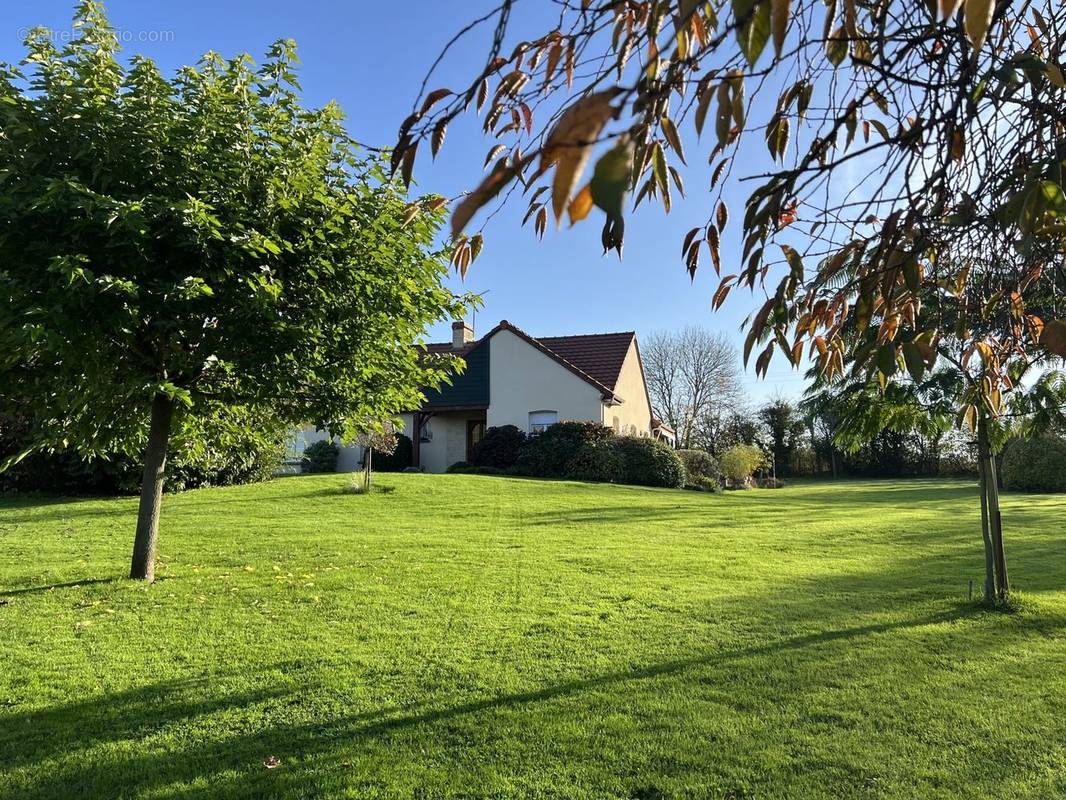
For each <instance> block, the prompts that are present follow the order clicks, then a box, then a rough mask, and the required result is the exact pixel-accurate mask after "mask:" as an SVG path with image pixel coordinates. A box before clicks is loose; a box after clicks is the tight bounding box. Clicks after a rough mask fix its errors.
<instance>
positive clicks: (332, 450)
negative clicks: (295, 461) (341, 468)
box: [300, 439, 340, 472]
mask: <svg viewBox="0 0 1066 800" xmlns="http://www.w3.org/2000/svg"><path fill="white" fill-rule="evenodd" d="M339 455H340V448H339V447H337V445H336V443H334V442H332V441H330V440H329V439H321V440H319V441H317V442H313V443H311V444H309V445H308V446H307V448H306V449H305V450H304V455H303V458H302V459H301V460H300V466H301V467H302V469H303V471H304V472H336V471H337V457H338V456H339Z"/></svg>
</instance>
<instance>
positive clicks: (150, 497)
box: [130, 394, 174, 583]
mask: <svg viewBox="0 0 1066 800" xmlns="http://www.w3.org/2000/svg"><path fill="white" fill-rule="evenodd" d="M173 415H174V401H173V400H171V399H170V398H169V397H167V396H166V395H162V394H157V395H156V396H155V397H154V398H152V421H151V426H150V428H149V431H148V445H147V447H145V449H144V475H143V477H142V478H141V503H140V507H139V509H138V511H137V536H136V538H135V539H134V540H133V562H132V564H131V565H130V577H131V578H134V579H137V580H146V581H148V582H149V583H151V582H152V581H153V580H155V544H156V538H157V536H158V534H159V507H160V504H161V502H162V500H163V475H164V473H165V470H166V466H167V444H168V443H169V442H170V422H171V418H172V417H173Z"/></svg>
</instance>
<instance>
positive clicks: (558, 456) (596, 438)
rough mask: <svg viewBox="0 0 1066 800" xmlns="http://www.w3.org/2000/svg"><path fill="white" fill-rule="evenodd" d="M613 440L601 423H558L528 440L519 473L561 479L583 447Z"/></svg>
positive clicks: (522, 450) (518, 464)
mask: <svg viewBox="0 0 1066 800" xmlns="http://www.w3.org/2000/svg"><path fill="white" fill-rule="evenodd" d="M613 437H614V432H613V431H612V430H611V429H610V428H605V427H604V426H603V425H601V424H599V423H598V422H557V423H555V424H554V425H549V426H548V429H547V430H545V431H544V432H543V433H539V434H537V435H536V436H530V437H528V438H527V439H526V441H525V444H523V445H522V448H521V451H520V453H519V456H518V462H517V463H516V465H515V466H516V471H517V472H518V473H520V474H522V475H531V476H533V477H537V478H561V477H563V476H564V475H565V474H566V469H567V467H568V466H569V464H570V462H571V461H573V459H574V456H576V455H577V451H578V450H580V449H581V446H582V445H584V444H587V443H589V442H604V441H607V440H609V439H611V438H613Z"/></svg>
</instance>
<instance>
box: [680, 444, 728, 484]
mask: <svg viewBox="0 0 1066 800" xmlns="http://www.w3.org/2000/svg"><path fill="white" fill-rule="evenodd" d="M677 455H678V457H679V458H680V459H681V462H682V463H683V464H684V465H685V472H687V473H688V477H689V480H691V481H692V482H693V483H695V482H696V481H695V479H696V478H715V477H716V476H717V475H718V462H717V461H716V460H715V458H714V456H712V455H711V454H710V453H708V452H707V451H706V450H678V451H677Z"/></svg>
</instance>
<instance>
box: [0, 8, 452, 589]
mask: <svg viewBox="0 0 1066 800" xmlns="http://www.w3.org/2000/svg"><path fill="white" fill-rule="evenodd" d="M75 29H76V30H77V35H76V36H75V37H74V39H73V40H72V41H71V42H70V43H69V44H66V45H65V46H63V47H62V48H61V49H59V48H57V47H56V46H54V45H53V43H52V39H51V38H50V37H49V35H48V33H47V31H44V30H36V31H34V32H32V33H31V34H30V36H29V37H28V39H27V42H26V47H27V50H28V52H27V55H26V58H25V60H24V62H23V64H22V65H21V68H19V67H14V66H3V67H2V68H0V132H2V133H0V298H2V299H0V381H2V386H3V393H4V395H6V396H8V397H12V396H15V395H17V396H18V397H20V398H24V399H25V398H29V399H30V401H31V404H30V411H31V414H32V417H33V430H34V432H35V442H34V444H35V445H36V446H37V447H59V446H62V445H64V444H66V443H72V444H75V445H76V446H77V447H78V448H79V449H80V450H81V451H83V452H84V453H87V454H93V453H107V452H115V451H127V452H140V453H142V454H143V466H144V473H143V481H142V488H141V500H140V511H139V515H138V521H137V533H136V539H135V543H134V550H133V559H132V567H131V576H132V577H135V578H146V579H149V580H151V579H152V578H153V577H154V561H155V549H156V537H157V531H158V522H159V511H160V499H161V493H162V486H163V477H164V471H165V467H166V454H167V447H168V443H169V442H170V440H171V436H172V433H174V432H175V430H176V429H178V430H180V428H181V427H182V425H183V424H184V420H187V419H192V418H196V417H210V416H213V415H216V414H218V413H220V412H221V411H222V410H224V409H226V408H228V407H230V406H232V405H235V404H240V405H242V406H246V407H251V408H255V407H269V408H270V409H271V410H272V412H273V413H276V414H278V415H280V417H281V418H282V419H283V420H286V421H289V422H292V423H302V422H311V423H314V424H318V425H321V426H323V427H326V428H328V429H330V430H331V431H334V432H337V433H351V432H354V431H356V430H358V429H359V428H360V427H362V426H363V423H364V421H365V420H370V419H382V418H388V417H389V416H390V415H392V414H395V413H397V412H398V411H399V410H400V409H402V408H404V407H413V406H417V405H418V402H419V388H418V387H420V386H435V385H438V384H439V382H440V381H441V380H442V378H443V377H444V376H445V374H446V371H447V370H448V369H449V368H450V367H451V362H450V361H449V360H448V359H439V358H438V359H431V358H429V357H428V356H427V355H425V354H420V353H419V352H418V351H417V350H416V349H415V348H413V347H412V346H411V344H412V343H413V342H414V341H416V339H417V337H418V336H419V335H420V334H421V333H422V331H423V330H424V328H425V326H426V325H427V323H430V322H433V321H436V320H439V319H441V318H444V317H447V316H450V315H451V314H453V313H456V312H457V311H459V310H460V303H459V302H458V299H457V298H455V297H454V296H453V295H452V294H451V293H450V292H448V291H447V290H446V289H445V288H443V285H442V278H443V276H444V275H445V274H446V271H447V253H446V252H444V251H441V250H435V249H433V245H432V242H433V240H434V238H435V234H436V232H437V229H438V225H439V222H440V214H441V213H442V205H443V200H442V199H440V198H424V199H422V200H418V201H414V202H412V203H408V202H406V200H405V198H404V195H403V193H402V191H401V190H400V189H399V188H398V187H397V186H396V185H395V184H393V183H392V182H391V181H390V180H389V179H388V177H387V175H386V174H385V172H384V171H383V169H382V164H381V163H379V161H378V160H376V159H374V158H370V157H366V156H364V155H362V154H361V153H360V152H359V151H358V149H357V148H356V147H355V145H354V143H353V142H352V140H351V139H350V138H349V136H348V135H347V134H346V132H345V129H344V127H343V125H342V114H341V111H340V109H339V108H338V107H337V106H336V105H334V104H329V105H326V106H325V107H323V108H320V109H308V108H304V107H303V106H302V105H301V102H300V98H299V95H298V94H297V91H298V84H297V80H296V76H295V74H294V63H295V61H296V56H295V51H294V45H293V43H292V42H291V41H280V42H278V43H276V44H275V45H274V46H273V47H272V48H271V49H270V51H269V55H268V58H267V60H266V61H265V63H263V64H262V65H261V66H259V67H256V66H255V64H254V63H253V62H252V60H251V59H250V58H249V57H248V56H239V57H236V58H233V59H230V60H224V59H222V58H221V57H220V56H218V55H217V54H215V53H209V54H207V55H206V56H204V57H203V59H202V60H201V61H200V62H199V64H198V65H197V66H196V67H195V68H193V67H187V68H184V69H182V70H180V71H179V72H178V74H177V75H176V76H175V77H173V78H169V79H168V78H165V77H164V76H163V75H161V74H160V72H159V70H158V69H157V68H156V66H155V64H153V63H152V62H151V61H150V60H148V59H145V58H140V57H135V58H133V59H132V60H131V61H130V63H129V65H128V66H125V65H123V64H121V63H120V62H119V61H118V59H117V58H116V54H117V50H118V44H117V40H116V37H115V35H114V33H113V31H112V30H111V28H110V27H109V25H108V22H107V19H106V17H105V15H104V11H103V9H102V7H101V5H100V4H99V3H96V2H91V0H87V1H86V2H82V3H81V4H80V5H79V6H78V8H77V12H76V17H75Z"/></svg>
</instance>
